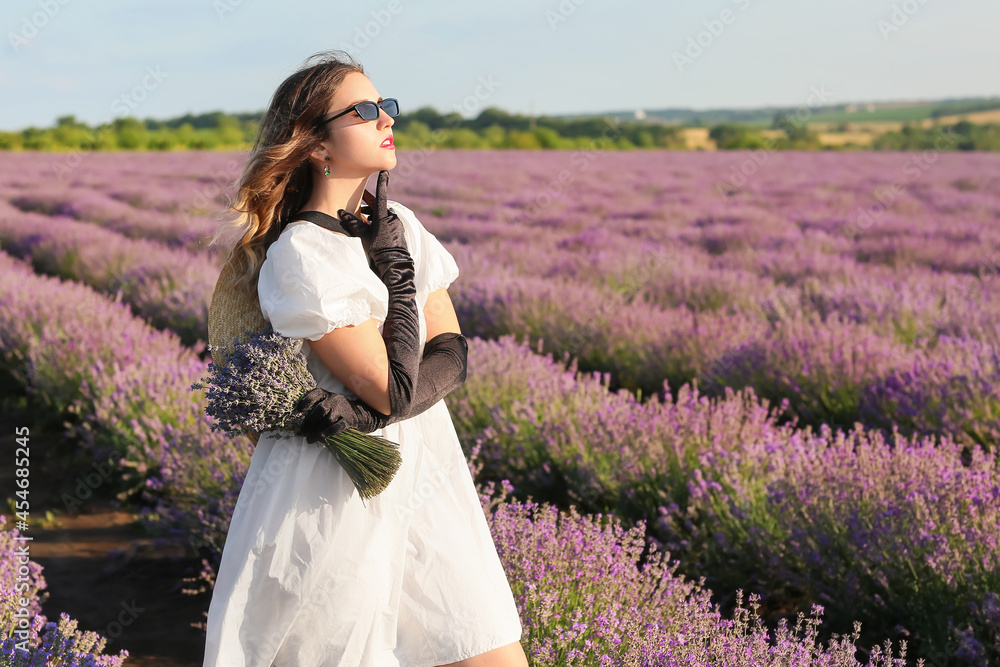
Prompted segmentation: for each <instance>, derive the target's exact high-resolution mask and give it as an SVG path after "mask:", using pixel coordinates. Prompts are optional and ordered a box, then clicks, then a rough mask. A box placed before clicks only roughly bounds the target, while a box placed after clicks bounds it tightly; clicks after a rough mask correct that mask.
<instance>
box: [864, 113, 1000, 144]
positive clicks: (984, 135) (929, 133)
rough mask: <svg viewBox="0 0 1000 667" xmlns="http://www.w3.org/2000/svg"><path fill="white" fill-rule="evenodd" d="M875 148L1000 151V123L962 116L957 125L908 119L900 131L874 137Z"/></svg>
mask: <svg viewBox="0 0 1000 667" xmlns="http://www.w3.org/2000/svg"><path fill="white" fill-rule="evenodd" d="M873 147H874V148H876V149H880V150H897V151H912V150H927V149H935V148H936V149H938V150H960V151H997V150H1000V123H990V124H986V125H977V124H975V123H970V122H969V121H967V120H960V121H958V122H957V123H955V124H953V125H943V126H941V127H933V128H923V127H920V126H919V125H916V124H912V123H908V124H906V125H904V126H903V128H902V129H901V130H899V131H898V132H886V133H885V134H882V135H880V136H878V137H877V138H876V139H875V141H874V146H873Z"/></svg>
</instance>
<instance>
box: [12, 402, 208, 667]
mask: <svg viewBox="0 0 1000 667" xmlns="http://www.w3.org/2000/svg"><path fill="white" fill-rule="evenodd" d="M26 425H29V424H28V422H27V421H26V420H24V419H23V418H22V417H20V416H19V415H18V414H17V413H12V412H10V411H8V410H5V411H3V413H2V414H0V444H2V447H0V452H3V457H2V459H0V501H2V507H0V513H2V514H3V515H4V516H5V517H6V518H7V523H6V526H5V527H6V528H7V529H10V528H11V527H13V519H14V517H13V512H12V509H11V506H10V503H9V502H8V500H7V499H8V498H12V499H13V498H14V492H15V491H16V490H17V489H18V487H17V485H16V484H15V476H14V466H15V463H14V461H15V450H16V447H17V444H16V435H15V429H16V428H17V427H22V426H26ZM61 440H62V438H61V436H60V435H58V434H53V433H45V432H41V433H35V432H33V431H32V432H31V433H30V445H31V448H30V463H29V470H30V477H29V480H30V485H29V499H30V502H31V507H30V511H31V515H30V528H29V529H28V530H27V531H24V532H23V534H25V535H28V536H31V537H33V538H34V539H33V540H32V541H31V542H29V544H30V558H31V559H32V560H33V561H34V562H37V563H38V564H40V565H42V567H43V568H44V570H43V571H42V576H43V577H44V578H45V581H46V583H47V584H48V588H47V589H46V590H45V591H42V594H41V596H42V612H43V613H44V614H45V615H46V616H47V617H48V620H49V621H58V619H59V614H60V612H66V613H68V614H69V615H70V616H71V617H73V618H75V619H77V620H78V621H79V625H78V628H79V629H80V630H92V631H95V632H98V633H100V634H101V635H103V636H105V637H107V638H108V646H107V648H106V649H105V653H118V651H119V650H121V649H127V650H128V651H129V654H130V657H129V658H128V659H127V660H126V661H125V663H124V664H125V665H126V666H130V667H131V666H135V667H181V666H184V667H188V666H193V665H201V664H202V659H203V656H204V641H205V639H204V637H205V635H204V631H203V630H201V629H199V628H196V627H192V624H197V623H202V622H204V615H203V612H204V611H206V610H207V609H208V596H207V595H200V596H191V595H185V594H183V593H182V592H181V589H182V588H183V586H182V584H181V580H182V579H183V578H185V577H196V576H197V575H198V572H199V571H200V569H201V561H200V560H198V559H196V558H193V557H191V556H190V554H185V550H184V549H183V547H181V546H180V545H178V544H159V543H158V542H157V541H155V540H154V539H153V538H152V537H150V536H149V535H148V534H146V533H145V532H144V531H143V529H142V527H141V526H140V525H139V524H138V523H137V522H136V520H135V519H136V516H135V513H134V512H133V511H131V510H130V509H129V508H117V507H115V506H114V504H113V499H112V497H111V494H110V493H109V492H107V491H106V490H105V489H104V488H102V487H101V486H98V487H97V488H96V489H95V490H94V491H93V493H92V495H90V496H89V497H87V498H84V499H83V500H82V501H81V504H80V506H79V513H78V514H76V515H71V514H70V513H68V512H67V511H66V502H65V499H64V494H69V495H70V496H72V495H77V496H79V495H84V494H85V493H78V492H77V491H76V490H75V489H76V488H77V485H78V484H79V481H80V480H81V479H84V478H86V476H87V474H88V473H94V468H88V467H87V466H86V465H77V466H73V467H71V466H67V465H66V464H65V462H64V461H60V460H58V459H57V456H56V455H54V454H53V453H52V449H53V447H54V446H55V445H58V444H60V441H61ZM62 446H64V445H62ZM92 479H96V477H92ZM102 491H105V492H104V493H102ZM46 510H51V511H52V513H53V514H54V515H55V517H56V519H55V521H54V522H45V521H43V519H44V518H45V515H46ZM43 526H44V527H43ZM46 593H47V596H46Z"/></svg>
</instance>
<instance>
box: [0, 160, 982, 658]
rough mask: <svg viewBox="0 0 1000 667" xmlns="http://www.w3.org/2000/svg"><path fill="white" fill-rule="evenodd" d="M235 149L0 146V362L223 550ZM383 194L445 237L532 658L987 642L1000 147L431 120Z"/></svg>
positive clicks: (200, 537) (478, 464)
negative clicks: (837, 144)
mask: <svg viewBox="0 0 1000 667" xmlns="http://www.w3.org/2000/svg"><path fill="white" fill-rule="evenodd" d="M244 159H245V155H244V154H235V153H233V154H228V153H158V154H152V153H151V154H142V153H94V154H83V155H76V156H65V155H58V154H32V153H8V154H4V155H3V157H2V159H0V171H2V174H3V177H2V178H0V250H2V253H0V372H2V373H3V374H4V376H5V377H4V382H5V383H6V384H8V385H10V386H12V387H14V388H15V389H14V394H15V395H22V396H24V397H26V400H25V401H24V405H25V406H26V408H27V409H29V410H31V411H32V412H33V414H35V415H36V417H37V419H38V420H39V421H41V422H44V423H48V424H49V425H50V427H52V428H64V429H65V434H66V436H67V437H68V438H72V439H73V441H74V442H79V443H80V446H81V447H82V448H83V450H84V451H85V452H87V455H88V456H90V457H93V458H95V459H97V460H111V461H112V462H113V463H114V464H115V468H116V470H117V471H118V472H117V474H116V478H115V484H116V490H117V491H119V492H120V493H121V495H122V497H123V498H127V499H128V500H129V501H130V502H131V503H133V505H134V506H135V507H136V511H137V512H140V513H141V515H142V518H143V521H144V523H145V524H146V525H147V526H148V527H149V529H150V530H151V531H154V532H156V533H157V534H162V535H165V536H170V537H172V538H175V539H178V540H182V541H183V542H185V543H186V544H187V545H189V547H190V549H191V551H192V553H196V554H198V555H199V556H203V557H204V558H205V559H206V571H205V573H204V576H205V578H206V579H207V580H208V581H209V582H211V581H212V577H213V574H214V566H215V565H216V564H217V562H218V556H219V555H220V553H221V549H222V545H223V543H224V540H225V534H226V529H227V526H228V523H229V517H230V515H231V512H232V509H233V506H234V504H235V501H236V497H237V495H238V493H239V489H240V485H241V484H242V481H243V478H244V476H245V474H246V470H247V466H248V465H249V460H250V455H251V454H252V448H251V446H250V444H249V442H247V441H243V440H240V441H233V440H231V439H229V438H226V437H224V436H222V435H221V434H219V433H214V432H212V431H211V430H210V425H211V423H210V421H209V418H207V417H206V416H205V414H204V407H205V400H204V396H203V394H201V393H200V392H198V391H192V390H191V389H190V385H191V383H192V382H194V381H196V380H198V379H200V378H201V377H203V376H204V375H205V374H206V372H207V364H208V359H207V357H206V353H205V339H206V338H207V325H206V320H207V313H208V304H209V299H210V297H211V293H212V289H213V287H214V284H215V279H216V277H217V275H218V271H219V266H220V264H221V261H222V258H223V253H224V250H225V249H224V248H221V247H215V248H210V247H208V246H207V245H206V241H207V237H208V236H209V235H210V234H211V232H212V231H213V230H214V229H215V226H216V224H217V220H216V218H217V217H218V216H219V215H221V214H222V213H223V212H224V210H225V206H226V201H227V196H229V195H231V194H232V188H231V187H230V186H231V183H232V182H233V181H234V180H235V179H236V178H237V176H238V175H239V170H240V168H241V167H242V163H243V160H244ZM390 198H392V199H396V200H398V201H400V202H401V203H403V204H405V205H407V206H408V207H410V208H412V209H413V210H414V211H415V212H416V213H417V215H418V216H419V217H420V219H421V221H422V222H423V223H424V225H425V226H426V227H427V228H428V229H429V230H430V231H432V232H433V233H434V234H436V235H437V237H438V238H439V239H441V241H442V242H443V243H444V244H445V246H446V247H447V248H448V249H449V250H450V251H451V252H452V254H453V255H454V256H455V258H456V260H457V262H458V265H459V267H460V271H461V275H460V277H459V279H458V280H457V281H456V282H455V283H454V284H453V285H452V286H451V287H450V289H449V292H450V294H451V296H452V299H453V301H454V303H455V306H456V309H457V311H458V315H459V320H460V322H461V324H462V329H463V332H464V333H465V334H466V336H468V337H469V338H470V360H469V361H470V369H469V379H468V382H467V383H466V384H465V386H464V387H462V388H461V389H460V390H459V391H457V392H455V393H454V394H452V395H451V396H449V397H448V399H447V401H448V404H449V408H450V410H451V413H452V415H453V417H454V419H455V423H456V428H457V429H458V432H459V434H460V436H461V438H462V442H463V446H464V447H465V450H466V453H467V455H468V456H469V459H470V467H471V469H472V470H473V472H474V477H475V479H476V480H477V483H478V484H479V485H480V492H481V494H482V500H483V509H484V511H485V512H486V513H487V516H488V517H489V519H490V525H491V527H492V529H493V531H494V536H495V539H496V541H497V546H498V549H499V550H500V554H501V558H502V560H503V562H504V565H505V567H506V569H507V573H508V577H509V579H510V581H511V585H512V586H513V588H514V591H515V596H516V598H517V600H518V604H519V608H520V610H521V615H522V620H523V623H524V627H525V636H524V637H523V644H524V646H525V649H526V653H528V656H529V660H530V661H531V664H533V665H563V664H579V665H619V664H622V665H681V664H684V665H689V664H712V665H855V664H858V665H867V664H870V665H904V664H905V665H909V664H916V660H917V658H920V659H923V660H924V661H925V664H927V665H987V664H996V661H998V660H1000V469H998V451H1000V335H998V331H1000V297H998V295H997V288H998V286H1000V277H998V275H997V274H998V272H1000V157H997V156H992V155H989V154H964V153H933V152H928V153H917V154H911V153H881V152H880V153H796V152H785V153H769V154H768V153H764V152H759V153H758V154H755V155H750V154H747V153H727V152H719V153H688V152H685V153H672V152H660V151H627V152H581V151H576V152H564V151H531V152H529V151H454V152H453V151H412V152H405V153H401V155H400V156H399V164H398V166H397V167H396V169H395V170H394V171H393V173H392V177H391V179H390ZM8 400H11V399H8ZM14 532H15V533H16V531H14ZM12 534H13V533H3V535H4V536H5V538H4V539H6V540H7V541H6V542H4V541H0V547H2V548H0V553H2V554H3V555H2V556H0V586H2V587H3V588H4V590H5V591H6V590H7V589H8V588H9V587H11V586H12V583H11V582H12V581H13V579H12V578H11V577H13V571H14V570H13V568H7V567H6V566H5V565H4V564H5V563H7V562H11V561H12V556H11V554H12V553H13V551H12V547H10V546H9V545H10V544H12V542H10V540H11V539H12V538H11V535H12ZM4 545H8V546H4ZM36 593H37V591H36ZM3 597H4V599H7V598H8V597H9V596H8V595H6V594H5V595H4V596H3ZM744 600H749V602H750V603H751V607H749V608H748V607H747V606H746V605H745V604H744ZM0 604H6V603H0ZM754 609H756V614H755V613H754V611H753V610H754ZM757 615H759V616H760V619H759V620H758V619H757ZM0 620H2V621H3V622H4V623H5V624H6V626H5V629H7V630H8V631H9V628H10V627H11V626H10V617H9V613H8V612H7V611H6V608H4V607H0ZM859 623H860V625H859ZM40 632H41V627H39V628H36V629H35V635H36V636H37V635H38V633H40ZM2 636H3V637H6V636H9V634H5V635H2ZM904 647H905V648H904ZM3 650H8V649H6V648H5V649H3ZM3 650H0V653H3ZM901 651H904V652H905V657H901V656H900V652H901Z"/></svg>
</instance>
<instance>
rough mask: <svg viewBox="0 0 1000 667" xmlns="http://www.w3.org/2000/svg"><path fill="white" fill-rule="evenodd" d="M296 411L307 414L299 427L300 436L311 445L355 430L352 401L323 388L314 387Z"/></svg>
mask: <svg viewBox="0 0 1000 667" xmlns="http://www.w3.org/2000/svg"><path fill="white" fill-rule="evenodd" d="M295 409H296V411H298V412H301V413H304V414H305V418H304V419H303V420H302V425H301V426H300V427H299V435H304V436H305V437H306V441H307V442H309V444H313V443H315V442H318V441H320V440H323V439H325V438H331V437H333V436H335V435H337V434H338V433H340V432H341V431H345V430H347V429H348V428H353V422H354V421H355V419H354V417H355V414H354V412H355V411H354V408H353V406H352V405H351V401H350V399H349V398H347V397H346V396H344V395H343V394H338V393H335V392H329V391H327V390H325V389H323V388H321V387H314V388H313V389H311V390H310V391H308V392H306V394H305V395H304V396H303V397H302V398H300V399H299V402H298V404H296V406H295Z"/></svg>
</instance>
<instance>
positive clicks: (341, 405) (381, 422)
mask: <svg viewBox="0 0 1000 667" xmlns="http://www.w3.org/2000/svg"><path fill="white" fill-rule="evenodd" d="M468 358H469V343H468V341H467V340H466V338H465V336H463V335H462V334H457V333H452V332H445V333H442V334H438V335H437V336H435V337H434V338H432V339H430V340H429V341H427V344H426V345H425V346H424V358H423V359H422V360H421V361H420V370H419V372H418V380H419V381H418V382H417V386H416V389H415V391H414V394H415V396H414V400H413V401H412V402H411V403H410V404H409V407H408V409H407V411H406V413H405V414H401V415H384V414H382V413H381V412H378V411H376V410H374V409H372V408H370V407H369V406H368V404H367V403H365V402H363V401H352V400H351V399H349V398H347V397H346V396H344V395H343V394H337V393H332V392H329V391H327V390H325V389H321V388H320V387H316V388H315V389H313V390H311V391H309V392H308V393H307V394H306V395H305V396H303V397H302V399H301V400H300V401H299V403H298V405H297V406H296V409H298V410H300V411H302V412H306V416H305V418H304V419H303V421H302V427H301V428H300V429H299V434H300V435H304V436H305V437H306V440H307V441H308V442H310V443H314V442H318V441H319V440H321V439H325V438H329V437H331V436H333V435H336V434H337V433H340V432H341V431H344V430H346V429H349V428H353V429H357V430H358V431H361V432H362V433H371V432H373V431H377V430H379V429H381V428H385V427H386V426H387V425H389V424H394V423H396V422H398V421H402V420H403V419H409V418H410V417H415V416H416V415H419V414H421V413H422V412H424V411H425V410H427V409H428V408H430V407H431V406H432V405H435V404H436V403H437V402H438V401H440V400H441V399H442V398H444V397H445V396H447V395H448V394H450V393H451V392H452V391H454V390H455V389H457V388H458V387H460V386H461V385H462V384H463V383H464V382H465V379H466V376H467V374H468Z"/></svg>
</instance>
